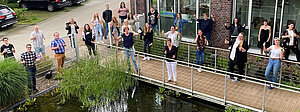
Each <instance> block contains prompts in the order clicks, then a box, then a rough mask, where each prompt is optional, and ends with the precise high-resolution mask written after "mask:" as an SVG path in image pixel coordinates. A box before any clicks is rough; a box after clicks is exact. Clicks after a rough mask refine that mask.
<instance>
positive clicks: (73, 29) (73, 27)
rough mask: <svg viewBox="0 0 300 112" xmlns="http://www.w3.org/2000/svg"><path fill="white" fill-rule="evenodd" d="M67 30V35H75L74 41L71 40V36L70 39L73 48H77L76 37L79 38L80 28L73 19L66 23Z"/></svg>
mask: <svg viewBox="0 0 300 112" xmlns="http://www.w3.org/2000/svg"><path fill="white" fill-rule="evenodd" d="M65 29H66V30H68V33H67V34H68V35H69V34H74V38H73V40H72V39H71V36H69V38H70V43H71V47H74V48H75V39H76V38H75V37H77V34H78V31H77V30H78V29H79V26H78V25H77V23H76V22H75V21H74V19H73V18H71V19H70V21H69V22H68V23H66V28H65ZM72 42H73V43H72Z"/></svg>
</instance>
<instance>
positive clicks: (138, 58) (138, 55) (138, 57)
mask: <svg viewBox="0 0 300 112" xmlns="http://www.w3.org/2000/svg"><path fill="white" fill-rule="evenodd" d="M134 53H135V51H134ZM137 60H138V75H139V76H141V73H140V72H141V71H140V54H139V53H137Z"/></svg>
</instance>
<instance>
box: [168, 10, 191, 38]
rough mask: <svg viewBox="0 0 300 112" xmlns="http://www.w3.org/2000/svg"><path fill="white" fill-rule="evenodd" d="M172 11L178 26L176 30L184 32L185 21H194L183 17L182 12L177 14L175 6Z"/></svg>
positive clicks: (175, 23)
mask: <svg viewBox="0 0 300 112" xmlns="http://www.w3.org/2000/svg"><path fill="white" fill-rule="evenodd" d="M171 11H172V13H173V17H174V26H176V30H179V32H180V33H182V28H183V25H184V23H188V22H189V23H192V22H193V21H189V20H186V19H182V16H181V13H177V14H175V13H174V10H173V8H171Z"/></svg>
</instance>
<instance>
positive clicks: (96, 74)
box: [59, 56, 134, 107]
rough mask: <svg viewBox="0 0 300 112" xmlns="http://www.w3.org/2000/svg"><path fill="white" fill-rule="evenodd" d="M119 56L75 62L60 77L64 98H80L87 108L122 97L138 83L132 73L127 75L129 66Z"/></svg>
mask: <svg viewBox="0 0 300 112" xmlns="http://www.w3.org/2000/svg"><path fill="white" fill-rule="evenodd" d="M115 57H116V56H111V57H110V58H107V59H102V60H98V59H81V60H78V61H76V62H73V64H72V66H71V67H70V68H68V69H66V70H64V73H63V74H59V75H61V77H62V80H61V83H60V86H61V94H62V95H63V97H64V98H72V97H77V98H79V101H81V102H82V103H83V105H84V106H86V107H88V106H90V105H93V106H96V105H97V104H100V103H103V102H106V101H114V100H115V99H116V98H119V96H120V94H121V93H122V92H125V91H126V90H127V89H128V88H130V87H132V85H133V84H134V83H133V79H132V77H131V74H130V72H129V73H126V71H127V70H128V63H127V62H126V61H124V60H125V59H116V58H115ZM64 98H63V100H64Z"/></svg>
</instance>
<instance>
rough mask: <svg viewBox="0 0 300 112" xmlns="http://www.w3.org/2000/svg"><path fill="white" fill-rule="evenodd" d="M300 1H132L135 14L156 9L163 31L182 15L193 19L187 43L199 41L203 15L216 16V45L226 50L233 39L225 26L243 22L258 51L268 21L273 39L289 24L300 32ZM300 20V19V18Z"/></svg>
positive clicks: (185, 32) (187, 25)
mask: <svg viewBox="0 0 300 112" xmlns="http://www.w3.org/2000/svg"><path fill="white" fill-rule="evenodd" d="M297 4H300V0H131V10H132V12H133V13H135V12H136V13H139V14H140V13H145V12H148V11H149V8H150V7H154V9H156V10H157V11H158V12H159V13H160V15H161V18H160V20H159V28H160V30H169V29H170V26H171V25H173V19H174V18H173V15H172V12H171V8H173V9H174V12H175V13H181V14H182V17H183V18H184V19H187V20H192V21H193V23H185V24H184V26H183V32H182V34H183V37H184V40H186V41H192V40H193V39H194V38H195V35H196V31H197V29H198V25H197V24H198V23H197V22H196V21H195V19H194V18H193V15H194V14H196V16H197V18H203V13H207V14H208V15H214V16H215V19H216V22H215V24H214V26H213V31H212V36H211V39H212V44H213V46H216V47H221V48H226V47H228V46H224V40H225V39H226V38H229V31H228V30H226V29H225V27H224V24H225V23H227V24H231V23H232V21H233V18H235V17H237V18H239V19H240V24H246V28H245V30H244V32H245V33H246V35H247V37H246V39H247V42H248V44H249V45H250V46H251V48H253V49H255V48H256V45H257V43H258V33H259V29H260V26H261V25H262V24H263V21H264V20H265V19H267V20H268V21H269V25H270V26H271V28H272V29H271V30H272V31H271V32H272V36H271V38H275V37H280V36H281V35H282V32H283V31H284V30H285V29H286V27H287V24H288V23H289V22H294V23H295V28H296V29H300V25H298V24H297V23H298V22H300V5H297ZM298 17H299V18H298Z"/></svg>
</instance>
